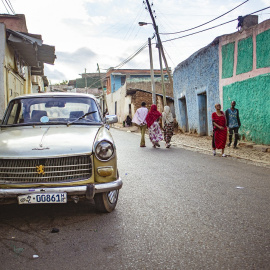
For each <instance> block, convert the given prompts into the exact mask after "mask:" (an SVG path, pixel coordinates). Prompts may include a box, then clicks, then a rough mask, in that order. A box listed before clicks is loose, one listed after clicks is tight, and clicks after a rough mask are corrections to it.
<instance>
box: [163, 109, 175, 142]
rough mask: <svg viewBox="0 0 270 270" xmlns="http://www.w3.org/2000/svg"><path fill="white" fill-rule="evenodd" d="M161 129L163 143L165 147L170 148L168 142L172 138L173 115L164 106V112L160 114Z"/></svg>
mask: <svg viewBox="0 0 270 270" xmlns="http://www.w3.org/2000/svg"><path fill="white" fill-rule="evenodd" d="M162 127H163V130H164V141H165V142H166V145H167V146H168V145H169V146H170V142H171V139H172V136H173V129H174V128H173V115H172V113H171V109H170V107H169V106H164V112H163V113H162Z"/></svg>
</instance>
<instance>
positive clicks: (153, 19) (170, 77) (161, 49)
mask: <svg viewBox="0 0 270 270" xmlns="http://www.w3.org/2000/svg"><path fill="white" fill-rule="evenodd" d="M145 1H146V4H147V7H148V11H149V13H150V17H151V19H152V22H153V27H154V30H155V32H156V35H157V40H158V46H159V47H160V51H161V55H162V58H163V61H164V64H165V66H166V70H167V74H168V76H169V80H170V84H171V87H173V80H172V76H171V73H170V69H169V67H168V63H167V60H166V57H165V54H164V50H163V46H162V42H161V39H160V36H159V33H158V28H157V25H156V21H155V18H154V16H153V13H152V9H151V6H150V4H149V1H148V0H145Z"/></svg>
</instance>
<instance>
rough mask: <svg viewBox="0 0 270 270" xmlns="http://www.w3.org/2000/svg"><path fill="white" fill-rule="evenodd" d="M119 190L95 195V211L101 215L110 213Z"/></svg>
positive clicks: (114, 205)
mask: <svg viewBox="0 0 270 270" xmlns="http://www.w3.org/2000/svg"><path fill="white" fill-rule="evenodd" d="M118 195H119V190H112V191H109V192H103V193H97V194H96V195H95V197H94V200H95V205H96V209H97V210H98V211H99V212H102V213H110V212H112V211H113V210H114V208H115V207H116V204H117V201H118Z"/></svg>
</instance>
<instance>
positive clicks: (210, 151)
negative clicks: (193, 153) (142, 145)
mask: <svg viewBox="0 0 270 270" xmlns="http://www.w3.org/2000/svg"><path fill="white" fill-rule="evenodd" d="M112 128H115V129H118V130H121V131H125V132H133V133H138V134H139V129H138V128H137V130H131V128H132V127H121V126H117V125H114V126H112ZM145 135H146V136H147V137H148V135H147V134H145ZM171 145H173V146H175V147H180V148H181V146H182V147H186V148H190V149H195V150H198V151H200V152H208V153H209V154H210V153H212V150H209V149H206V148H201V147H197V146H193V145H189V144H181V143H177V142H176V143H175V142H172V143H171ZM226 155H227V157H232V158H236V159H239V160H245V161H249V162H252V163H255V165H257V166H262V167H267V168H270V164H269V163H268V162H265V161H262V160H257V159H251V158H244V157H239V156H237V155H233V154H226Z"/></svg>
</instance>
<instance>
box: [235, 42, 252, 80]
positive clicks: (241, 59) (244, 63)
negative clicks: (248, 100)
mask: <svg viewBox="0 0 270 270" xmlns="http://www.w3.org/2000/svg"><path fill="white" fill-rule="evenodd" d="M237 53H238V55H237V67H236V75H238V74H241V73H245V72H248V71H251V70H252V67H253V41H252V37H248V38H245V39H242V40H239V42H238V49H237Z"/></svg>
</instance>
